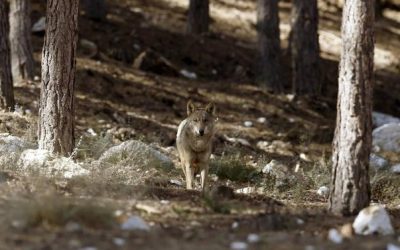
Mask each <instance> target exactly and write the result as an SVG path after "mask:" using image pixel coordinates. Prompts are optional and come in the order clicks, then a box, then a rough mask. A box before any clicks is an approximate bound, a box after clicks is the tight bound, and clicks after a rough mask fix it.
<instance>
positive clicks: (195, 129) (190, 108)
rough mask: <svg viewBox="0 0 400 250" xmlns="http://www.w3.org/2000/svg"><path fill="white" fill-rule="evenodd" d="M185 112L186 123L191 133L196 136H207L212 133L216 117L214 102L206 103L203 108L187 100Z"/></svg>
mask: <svg viewBox="0 0 400 250" xmlns="http://www.w3.org/2000/svg"><path fill="white" fill-rule="evenodd" d="M187 114H188V118H187V121H188V123H187V124H188V128H189V131H190V133H191V134H193V135H194V136H196V137H203V136H205V137H207V136H210V135H213V134H214V125H215V121H216V119H217V118H216V116H215V105H214V103H209V104H207V106H206V107H205V108H199V107H196V106H195V105H194V104H193V103H192V101H189V102H188V104H187Z"/></svg>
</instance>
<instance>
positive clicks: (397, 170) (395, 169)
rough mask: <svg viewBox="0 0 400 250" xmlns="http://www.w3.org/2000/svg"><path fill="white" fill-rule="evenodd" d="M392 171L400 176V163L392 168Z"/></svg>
mask: <svg viewBox="0 0 400 250" xmlns="http://www.w3.org/2000/svg"><path fill="white" fill-rule="evenodd" d="M390 171H391V172H392V173H395V174H400V163H398V164H396V165H394V166H392V167H391V168H390Z"/></svg>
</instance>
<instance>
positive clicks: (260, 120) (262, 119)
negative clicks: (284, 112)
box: [257, 117, 267, 123]
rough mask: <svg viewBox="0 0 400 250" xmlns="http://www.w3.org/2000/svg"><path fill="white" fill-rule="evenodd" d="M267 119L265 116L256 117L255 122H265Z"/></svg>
mask: <svg viewBox="0 0 400 250" xmlns="http://www.w3.org/2000/svg"><path fill="white" fill-rule="evenodd" d="M266 121H267V118H265V117H258V118H257V122H258V123H265V122H266Z"/></svg>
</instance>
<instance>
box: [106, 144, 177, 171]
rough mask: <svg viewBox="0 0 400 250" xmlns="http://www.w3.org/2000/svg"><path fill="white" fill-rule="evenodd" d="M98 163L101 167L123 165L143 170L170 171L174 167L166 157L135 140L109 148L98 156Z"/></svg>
mask: <svg viewBox="0 0 400 250" xmlns="http://www.w3.org/2000/svg"><path fill="white" fill-rule="evenodd" d="M98 162H99V163H100V164H102V165H109V166H113V165H124V166H130V167H133V168H138V167H140V168H144V169H149V168H157V169H163V170H170V169H172V168H173V166H174V164H173V162H172V161H171V159H170V158H168V157H167V156H166V155H164V154H162V153H161V152H159V151H158V150H156V149H154V148H153V147H151V146H149V145H147V144H145V143H143V142H141V141H137V140H129V141H125V142H123V143H121V144H119V145H117V146H114V147H111V148H109V149H108V150H106V151H105V152H104V153H103V154H102V155H101V156H100V158H99V160H98Z"/></svg>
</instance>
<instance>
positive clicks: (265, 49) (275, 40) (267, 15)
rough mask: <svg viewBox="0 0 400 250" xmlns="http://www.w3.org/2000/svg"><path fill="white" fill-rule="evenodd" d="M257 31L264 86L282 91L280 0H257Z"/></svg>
mask: <svg viewBox="0 0 400 250" xmlns="http://www.w3.org/2000/svg"><path fill="white" fill-rule="evenodd" d="M257 33H258V47H259V53H260V57H261V60H260V77H259V79H258V81H259V82H260V85H261V86H262V87H264V88H267V89H269V90H272V91H274V92H282V90H283V87H282V83H281V82H282V79H281V73H282V70H281V47H280V37H279V36H280V32H279V8H278V0H257Z"/></svg>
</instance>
